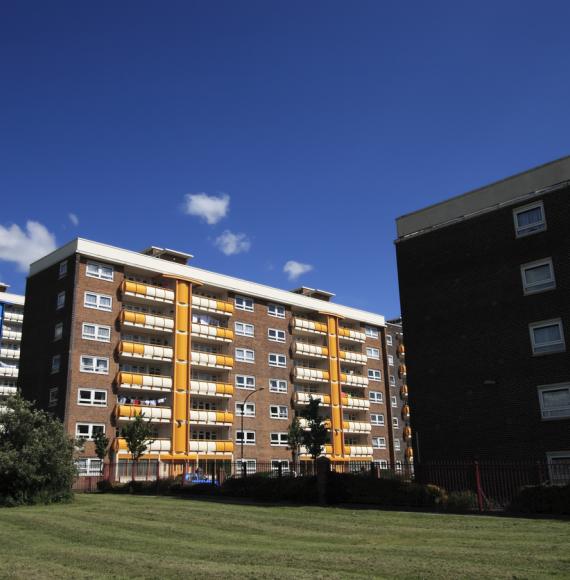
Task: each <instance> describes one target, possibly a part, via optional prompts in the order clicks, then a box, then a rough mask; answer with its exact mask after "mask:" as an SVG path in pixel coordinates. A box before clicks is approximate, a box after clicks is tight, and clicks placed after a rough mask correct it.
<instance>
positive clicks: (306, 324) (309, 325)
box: [293, 317, 327, 334]
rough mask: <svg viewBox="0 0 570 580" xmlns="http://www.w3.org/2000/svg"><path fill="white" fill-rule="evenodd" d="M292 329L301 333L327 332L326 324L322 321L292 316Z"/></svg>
mask: <svg viewBox="0 0 570 580" xmlns="http://www.w3.org/2000/svg"><path fill="white" fill-rule="evenodd" d="M293 331H294V332H298V333H302V334H305V333H308V334H327V325H326V324H325V323H324V322H315V321H314V320H306V319H305V318H297V317H295V318H293Z"/></svg>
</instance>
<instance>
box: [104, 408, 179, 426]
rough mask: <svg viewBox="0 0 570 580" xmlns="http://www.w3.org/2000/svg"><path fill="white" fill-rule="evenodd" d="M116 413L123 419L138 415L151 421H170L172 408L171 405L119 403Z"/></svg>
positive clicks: (130, 418)
mask: <svg viewBox="0 0 570 580" xmlns="http://www.w3.org/2000/svg"><path fill="white" fill-rule="evenodd" d="M115 415H116V416H117V418H119V419H122V420H127V421H130V420H132V419H134V418H135V417H136V416H137V415H141V416H142V418H143V419H146V420H147V421H149V420H150V421H151V423H170V420H171V419H172V410H171V408H170V407H153V406H150V405H117V406H116V407H115Z"/></svg>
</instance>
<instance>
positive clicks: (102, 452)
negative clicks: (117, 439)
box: [93, 431, 109, 469]
mask: <svg viewBox="0 0 570 580" xmlns="http://www.w3.org/2000/svg"><path fill="white" fill-rule="evenodd" d="M93 441H94V443H95V454H96V455H97V457H98V458H99V459H100V460H101V464H103V462H104V461H105V457H107V451H108V449H109V438H108V437H107V436H106V435H105V433H103V432H102V431H96V433H95V436H94V437H93ZM101 469H103V465H101Z"/></svg>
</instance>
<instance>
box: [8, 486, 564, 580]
mask: <svg viewBox="0 0 570 580" xmlns="http://www.w3.org/2000/svg"><path fill="white" fill-rule="evenodd" d="M0 562H1V566H0V577H2V578H40V577H41V578H74V579H75V578H124V577H129V576H131V577H135V576H136V577H143V578H171V577H177V578H227V577H234V576H241V577H243V578H351V577H371V576H374V577H385V578H388V577H389V578H426V577H437V578H475V577H477V578H541V577H542V578H544V577H559V578H569V577H570V523H569V522H567V521H557V520H530V519H517V518H506V517H486V516H457V515H441V514H425V513H402V512H383V511H376V510H350V509H343V508H319V507H265V506H251V505H233V504H224V503H215V502H207V501H199V500H187V499H178V498H172V497H143V496H119V495H78V496H76V500H75V502H74V503H71V504H67V505H52V506H39V507H37V506H35V507H21V508H12V509H0Z"/></svg>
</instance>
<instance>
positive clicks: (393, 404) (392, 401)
mask: <svg viewBox="0 0 570 580" xmlns="http://www.w3.org/2000/svg"><path fill="white" fill-rule="evenodd" d="M390 402H391V403H392V407H397V406H398V401H397V399H396V397H395V396H394V395H392V396H391V397H390Z"/></svg>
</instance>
